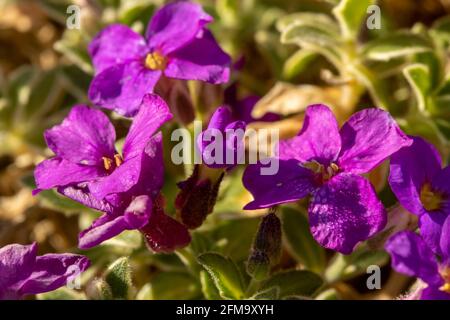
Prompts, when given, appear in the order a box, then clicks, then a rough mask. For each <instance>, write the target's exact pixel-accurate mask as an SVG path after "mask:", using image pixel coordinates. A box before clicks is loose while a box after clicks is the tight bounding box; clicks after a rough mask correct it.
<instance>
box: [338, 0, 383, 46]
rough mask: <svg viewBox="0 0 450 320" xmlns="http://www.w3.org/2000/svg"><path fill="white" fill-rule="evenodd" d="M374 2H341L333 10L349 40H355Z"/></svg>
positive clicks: (362, 0) (367, 0)
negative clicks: (368, 9)
mask: <svg viewBox="0 0 450 320" xmlns="http://www.w3.org/2000/svg"><path fill="white" fill-rule="evenodd" d="M374 3H375V1H374V0H341V2H340V3H339V5H337V6H336V7H335V8H334V9H333V14H334V16H335V17H336V19H337V20H338V21H339V25H340V26H341V31H342V34H343V36H344V37H345V38H347V39H352V38H355V37H356V36H357V35H358V32H359V30H360V28H361V24H362V22H363V20H364V17H365V16H366V15H367V8H368V7H369V6H370V5H372V4H374Z"/></svg>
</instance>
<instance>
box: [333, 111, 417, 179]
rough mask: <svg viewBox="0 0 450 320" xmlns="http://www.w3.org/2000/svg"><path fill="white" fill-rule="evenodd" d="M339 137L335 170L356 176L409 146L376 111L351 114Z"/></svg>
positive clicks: (389, 119)
mask: <svg viewBox="0 0 450 320" xmlns="http://www.w3.org/2000/svg"><path fill="white" fill-rule="evenodd" d="M340 134H341V138H342V150H341V152H340V155H339V167H340V168H342V169H343V170H344V171H347V172H352V173H358V174H360V173H366V172H369V171H370V170H372V169H373V168H375V167H376V166H377V165H379V164H380V163H381V162H383V161H384V160H385V159H386V158H388V157H389V156H390V155H391V154H393V153H394V152H396V151H398V150H399V149H401V148H402V147H406V146H409V145H411V144H412V140H411V139H410V138H408V137H407V136H406V135H405V134H404V133H403V132H402V131H401V130H400V128H399V126H398V125H397V123H395V120H394V119H393V118H392V117H391V115H390V114H389V113H387V112H386V111H383V110H381V109H376V108H371V109H366V110H363V111H360V112H358V113H355V114H354V115H353V116H351V117H350V119H349V120H348V121H347V122H346V123H345V124H344V126H343V127H342V128H341V131H340Z"/></svg>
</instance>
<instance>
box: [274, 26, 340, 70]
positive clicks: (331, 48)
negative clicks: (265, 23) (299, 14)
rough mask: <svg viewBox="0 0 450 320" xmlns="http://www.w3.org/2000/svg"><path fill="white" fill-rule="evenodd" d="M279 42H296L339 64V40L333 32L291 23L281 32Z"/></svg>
mask: <svg viewBox="0 0 450 320" xmlns="http://www.w3.org/2000/svg"><path fill="white" fill-rule="evenodd" d="M281 43H284V44H296V45H298V46H300V47H302V48H304V49H308V50H312V51H314V52H318V53H320V54H322V55H324V56H325V57H326V58H327V59H328V60H329V61H330V62H332V63H333V64H335V65H338V64H340V62H339V61H340V51H339V47H340V46H341V40H340V39H339V37H337V36H336V35H335V34H334V33H333V32H330V31H329V30H323V29H321V28H318V27H316V26H310V25H295V24H294V25H292V26H290V27H288V28H287V29H286V30H284V32H283V33H282V34H281Z"/></svg>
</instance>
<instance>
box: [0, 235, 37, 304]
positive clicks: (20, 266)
mask: <svg viewBox="0 0 450 320" xmlns="http://www.w3.org/2000/svg"><path fill="white" fill-rule="evenodd" d="M36 254H37V244H36V243H33V244H31V245H27V246H24V245H20V244H10V245H7V246H4V247H3V248H1V249H0V275H1V277H0V299H1V298H2V293H3V292H5V291H6V290H7V289H8V287H11V286H14V285H16V284H17V283H19V282H20V281H21V280H23V279H26V278H27V277H28V276H29V275H30V274H31V272H32V271H33V267H34V264H35V260H36Z"/></svg>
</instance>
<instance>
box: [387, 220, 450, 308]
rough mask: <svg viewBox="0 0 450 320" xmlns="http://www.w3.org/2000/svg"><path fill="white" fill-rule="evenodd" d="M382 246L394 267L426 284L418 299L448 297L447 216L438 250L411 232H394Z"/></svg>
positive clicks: (449, 226)
mask: <svg viewBox="0 0 450 320" xmlns="http://www.w3.org/2000/svg"><path fill="white" fill-rule="evenodd" d="M385 249H386V251H387V252H388V253H389V254H390V255H391V258H392V267H393V268H394V269H395V270H397V271H398V272H401V273H404V274H407V275H409V276H414V277H418V278H420V279H421V280H422V281H424V282H425V283H426V284H427V285H428V286H427V287H426V288H425V289H423V290H422V292H421V299H423V300H450V217H449V218H447V219H446V221H445V223H444V224H443V226H442V233H441V235H440V237H439V252H436V251H435V250H433V249H432V248H430V247H429V246H428V245H427V243H426V242H425V241H424V240H423V239H422V238H421V237H420V236H419V235H417V234H416V233H414V232H411V231H402V232H399V233H397V234H395V235H393V236H392V237H391V238H390V239H389V240H388V242H387V243H386V245H385ZM437 257H439V259H438V258H437Z"/></svg>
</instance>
